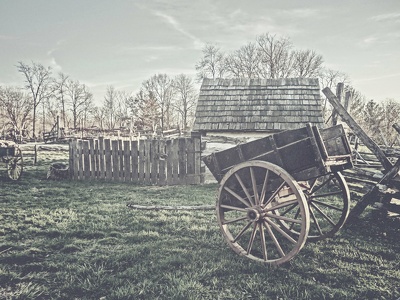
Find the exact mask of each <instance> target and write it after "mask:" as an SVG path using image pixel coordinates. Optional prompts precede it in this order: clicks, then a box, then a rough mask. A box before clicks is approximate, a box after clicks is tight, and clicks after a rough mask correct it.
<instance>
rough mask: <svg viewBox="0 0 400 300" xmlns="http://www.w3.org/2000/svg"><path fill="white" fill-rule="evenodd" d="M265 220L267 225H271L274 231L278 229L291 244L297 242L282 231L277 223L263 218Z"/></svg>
mask: <svg viewBox="0 0 400 300" xmlns="http://www.w3.org/2000/svg"><path fill="white" fill-rule="evenodd" d="M265 222H267V223H268V224H269V225H271V226H272V227H273V228H274V229H275V230H276V231H278V232H279V233H280V234H281V235H283V236H284V237H285V238H286V239H287V240H288V241H290V242H291V243H292V244H296V243H297V241H296V240H295V239H294V238H292V237H291V236H290V235H288V234H287V233H286V232H285V231H283V230H282V229H281V228H280V227H279V226H278V225H276V224H275V223H274V222H272V221H271V220H268V219H265Z"/></svg>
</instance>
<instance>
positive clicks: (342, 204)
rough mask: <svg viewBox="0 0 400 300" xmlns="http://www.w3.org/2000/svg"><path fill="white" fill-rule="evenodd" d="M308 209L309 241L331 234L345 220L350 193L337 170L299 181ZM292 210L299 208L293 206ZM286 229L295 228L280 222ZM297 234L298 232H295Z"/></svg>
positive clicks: (293, 230)
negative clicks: (302, 181) (305, 180)
mask: <svg viewBox="0 0 400 300" xmlns="http://www.w3.org/2000/svg"><path fill="white" fill-rule="evenodd" d="M300 185H302V186H303V191H304V195H305V196H306V199H307V202H308V206H309V209H310V231H309V233H308V240H309V241H318V240H322V239H325V238H328V237H331V236H333V235H334V234H335V233H336V232H337V231H339V229H340V228H342V226H343V225H344V223H345V222H346V219H347V217H348V215H349V211H350V193H349V188H348V186H347V183H346V180H345V179H344V177H343V175H342V174H340V173H339V172H336V173H330V174H327V175H325V176H321V177H318V178H316V179H314V180H310V181H308V182H307V183H300ZM293 210H299V208H297V207H293ZM282 224H283V225H284V227H285V228H286V229H287V230H290V231H291V232H293V233H295V232H296V230H295V229H294V228H292V227H291V226H290V224H287V223H285V222H282ZM297 234H299V232H297Z"/></svg>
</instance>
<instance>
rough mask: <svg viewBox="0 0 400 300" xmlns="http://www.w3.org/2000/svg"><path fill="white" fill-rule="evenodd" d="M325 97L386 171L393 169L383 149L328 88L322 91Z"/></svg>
mask: <svg viewBox="0 0 400 300" xmlns="http://www.w3.org/2000/svg"><path fill="white" fill-rule="evenodd" d="M322 92H323V93H324V94H325V96H326V97H327V98H328V100H329V102H330V103H331V104H332V106H333V108H334V109H335V110H336V111H337V113H338V114H339V115H340V117H341V118H342V120H343V121H344V122H346V124H347V125H348V126H349V127H350V128H351V130H353V132H354V134H355V135H357V136H358V137H359V138H360V140H361V141H362V142H363V143H364V145H365V146H366V147H368V149H370V150H371V151H372V152H373V153H374V154H375V155H376V157H377V158H378V159H379V161H380V162H381V163H382V166H383V167H384V168H385V170H386V171H389V170H390V169H392V167H393V164H392V163H391V162H390V161H389V160H388V158H387V157H386V156H385V154H384V153H383V151H382V149H380V148H379V146H378V145H377V144H376V143H375V142H374V141H373V140H372V139H371V138H370V137H369V136H368V135H367V134H366V133H365V132H364V130H363V129H362V128H361V127H360V126H359V125H358V124H357V122H356V121H354V119H353V118H352V117H351V116H350V114H349V113H348V112H347V111H346V110H345V109H344V107H343V106H342V105H341V104H340V103H339V100H338V99H337V97H336V96H335V95H334V94H333V93H332V91H331V90H330V89H329V88H328V87H327V88H324V89H323V90H322Z"/></svg>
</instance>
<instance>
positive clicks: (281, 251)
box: [264, 222, 285, 257]
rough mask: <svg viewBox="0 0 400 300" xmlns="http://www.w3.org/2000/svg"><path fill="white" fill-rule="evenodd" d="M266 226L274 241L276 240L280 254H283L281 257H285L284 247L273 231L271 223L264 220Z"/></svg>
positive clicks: (275, 243)
mask: <svg viewBox="0 0 400 300" xmlns="http://www.w3.org/2000/svg"><path fill="white" fill-rule="evenodd" d="M264 226H265V228H266V229H267V232H268V234H269V236H270V237H271V239H272V241H273V242H274V245H275V247H276V249H278V252H279V254H280V255H281V257H284V256H285V252H284V251H283V250H282V247H281V245H280V244H279V242H278V240H277V238H276V236H275V234H274V233H273V232H272V229H271V227H270V225H269V224H268V223H267V222H264Z"/></svg>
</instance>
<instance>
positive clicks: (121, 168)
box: [118, 140, 125, 181]
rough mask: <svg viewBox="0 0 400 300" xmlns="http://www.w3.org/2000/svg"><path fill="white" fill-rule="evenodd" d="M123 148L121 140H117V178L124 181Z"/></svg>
mask: <svg viewBox="0 0 400 300" xmlns="http://www.w3.org/2000/svg"><path fill="white" fill-rule="evenodd" d="M124 158H125V155H124V148H123V142H122V140H118V160H119V166H118V167H119V170H118V180H119V181H124Z"/></svg>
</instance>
